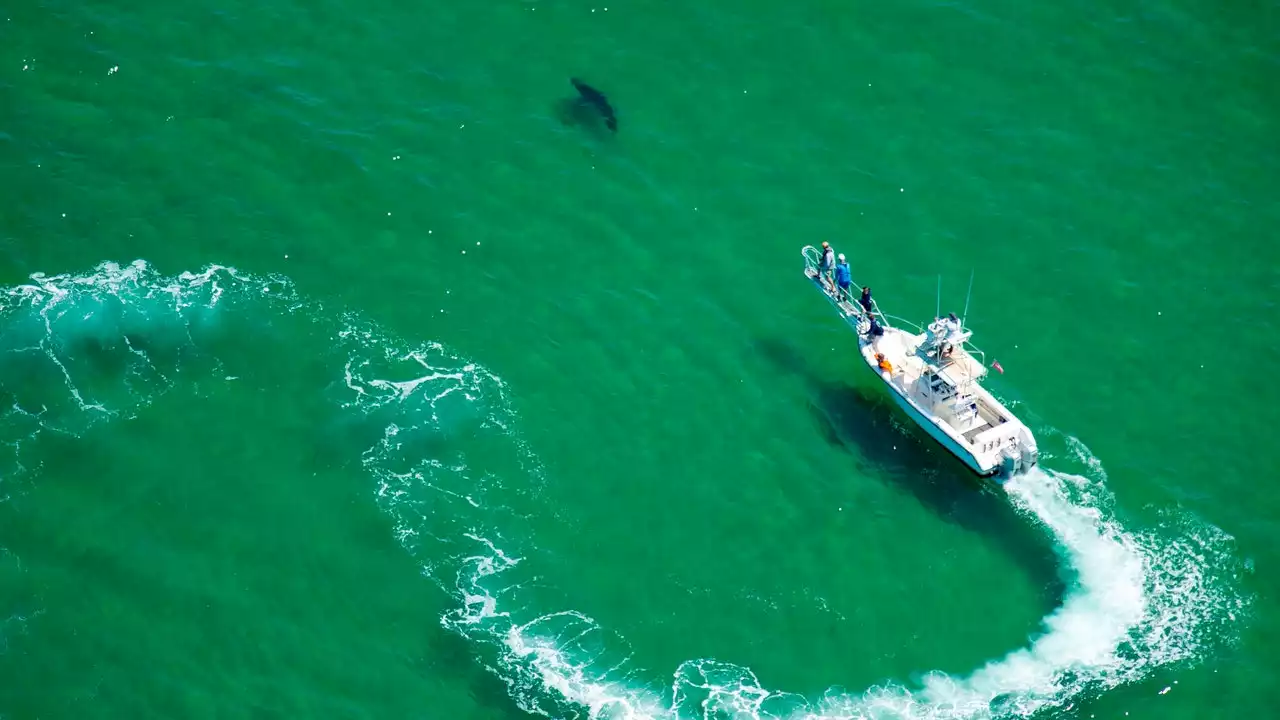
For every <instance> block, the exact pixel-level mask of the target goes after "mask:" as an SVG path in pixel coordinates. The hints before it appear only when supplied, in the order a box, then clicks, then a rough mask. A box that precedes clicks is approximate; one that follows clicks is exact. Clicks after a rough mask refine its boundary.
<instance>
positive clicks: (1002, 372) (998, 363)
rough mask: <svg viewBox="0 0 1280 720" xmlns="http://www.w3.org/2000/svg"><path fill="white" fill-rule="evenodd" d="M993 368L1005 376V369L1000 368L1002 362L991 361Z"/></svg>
mask: <svg viewBox="0 0 1280 720" xmlns="http://www.w3.org/2000/svg"><path fill="white" fill-rule="evenodd" d="M991 367H993V368H995V369H996V370H998V371H999V372H1000V374H1001V375H1003V374H1004V368H1002V367H1000V361H999V360H993V361H991Z"/></svg>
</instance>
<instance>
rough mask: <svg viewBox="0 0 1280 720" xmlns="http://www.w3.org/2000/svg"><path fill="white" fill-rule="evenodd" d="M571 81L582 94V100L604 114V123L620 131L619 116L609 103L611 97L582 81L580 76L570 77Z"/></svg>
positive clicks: (611, 128)
mask: <svg viewBox="0 0 1280 720" xmlns="http://www.w3.org/2000/svg"><path fill="white" fill-rule="evenodd" d="M569 82H571V83H573V87H574V88H576V89H577V91H578V94H579V95H581V96H582V97H581V99H580V102H585V103H586V104H588V105H590V106H591V107H593V108H595V109H596V110H597V111H598V112H599V113H600V114H601V115H603V116H604V124H605V126H607V127H608V128H609V129H610V130H612V131H613V132H618V117H617V115H615V114H614V112H613V106H612V105H610V104H609V98H607V97H605V95H604V93H602V92H600V91H599V90H597V89H595V88H593V87H591V86H590V85H588V84H586V83H584V82H582V81H581V80H579V79H578V78H569Z"/></svg>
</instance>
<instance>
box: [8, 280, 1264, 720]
mask: <svg viewBox="0 0 1280 720" xmlns="http://www.w3.org/2000/svg"><path fill="white" fill-rule="evenodd" d="M281 333H288V337H289V341H288V342H289V343H290V345H291V347H294V348H295V349H294V350H293V352H294V354H295V355H299V354H303V353H304V352H305V353H310V354H312V355H314V357H315V358H316V360H315V362H316V370H317V372H318V375H317V377H323V378H327V379H326V380H324V381H323V382H318V383H317V386H316V388H315V391H316V392H317V393H321V394H326V395H327V396H328V397H329V398H330V399H331V400H332V405H331V406H332V408H333V412H334V415H333V424H332V426H331V427H333V428H335V429H334V430H333V432H334V433H335V434H336V439H335V442H334V443H333V444H334V446H335V447H338V448H341V449H343V450H344V451H346V450H349V451H350V454H351V456H352V458H353V459H355V460H358V462H359V464H360V466H361V468H362V470H363V472H364V473H365V474H366V476H367V477H368V478H369V480H370V492H371V500H372V501H373V502H376V503H378V505H379V506H380V507H381V508H382V509H383V510H384V512H386V514H387V515H388V516H389V517H390V518H391V519H392V520H393V522H394V524H395V527H396V534H397V538H398V540H399V541H400V543H401V544H402V545H403V546H404V548H405V549H406V550H407V551H408V552H409V553H411V554H412V555H413V556H414V557H415V558H417V559H418V560H419V561H420V562H421V563H422V566H423V572H424V574H426V575H427V576H428V577H430V578H432V579H433V580H434V581H435V582H436V583H437V584H438V585H439V587H441V588H442V589H443V591H444V592H446V593H447V594H448V595H449V596H451V597H452V598H453V599H454V601H455V602H454V606H453V609H452V610H450V611H449V612H447V613H446V614H445V615H444V616H443V617H442V618H441V623H442V624H443V625H444V626H445V627H446V628H449V629H450V630H452V631H454V632H456V633H458V634H459V635H461V636H463V637H465V638H467V639H468V640H469V641H471V642H472V648H473V649H474V653H475V657H476V659H477V660H478V661H479V662H481V663H483V664H484V665H485V666H487V667H488V668H489V669H490V670H491V671H492V672H493V673H494V674H495V675H497V676H498V677H499V678H501V679H502V680H503V681H504V682H505V683H506V685H507V687H508V688H509V692H510V695H511V697H512V698H513V699H514V701H515V702H516V703H517V704H519V706H520V707H521V708H523V709H524V710H526V711H529V712H533V713H537V714H541V715H545V716H547V717H556V718H559V717H582V716H586V717H592V718H611V719H612V718H670V719H671V720H675V719H677V718H779V719H781V718H797V719H798V718H995V717H1023V716H1027V715H1030V714H1032V713H1035V712H1037V711H1040V710H1044V709H1047V708H1053V707H1066V706H1069V705H1071V704H1072V703H1074V702H1078V701H1079V700H1080V699H1082V698H1085V697H1089V696H1093V695H1096V694H1097V693H1100V692H1104V691H1106V690H1107V689H1109V688H1112V687H1115V686H1117V685H1121V684H1125V683H1130V682H1134V681H1137V680H1140V679H1143V678H1145V677H1148V676H1149V675H1150V674H1151V673H1152V671H1153V670H1154V669H1156V668H1158V667H1162V666H1168V665H1170V664H1174V663H1181V662H1187V661H1194V660H1195V659H1197V658H1199V657H1201V656H1203V655H1204V654H1205V653H1207V652H1209V651H1210V650H1211V649H1212V646H1213V643H1214V642H1217V641H1218V640H1219V639H1222V638H1229V636H1230V629H1231V628H1232V627H1233V625H1232V622H1233V621H1235V620H1237V619H1238V618H1239V617H1240V616H1241V614H1242V613H1243V612H1244V611H1245V609H1246V605H1247V603H1246V602H1245V599H1244V598H1243V597H1242V596H1241V595H1239V593H1238V591H1237V589H1236V588H1237V587H1238V584H1237V583H1236V582H1235V580H1236V578H1235V577H1234V573H1235V572H1236V571H1237V568H1238V563H1237V562H1236V560H1235V558H1234V557H1233V555H1232V553H1231V546H1230V542H1231V539H1230V538H1229V537H1228V536H1227V535H1225V534H1224V533H1222V532H1221V531H1219V530H1217V529H1215V528H1212V527H1208V526H1206V525H1204V524H1203V523H1200V522H1198V521H1196V520H1195V519H1194V518H1190V517H1181V516H1176V515H1167V516H1165V517H1162V518H1161V521H1160V523H1159V525H1158V527H1154V528H1152V529H1151V530H1149V531H1140V530H1135V529H1132V527H1127V526H1126V524H1122V522H1121V521H1120V519H1119V518H1120V515H1119V513H1118V512H1117V511H1116V510H1115V509H1114V508H1113V507H1112V499H1111V496H1110V495H1109V493H1108V492H1107V490H1106V476H1105V473H1104V472H1103V471H1102V468H1101V464H1100V463H1099V462H1097V460H1096V459H1094V458H1093V457H1092V456H1091V455H1090V454H1089V453H1088V451H1087V449H1086V448H1085V447H1084V446H1083V444H1081V443H1079V442H1078V441H1076V440H1074V439H1073V438H1069V437H1063V436H1060V435H1058V436H1056V437H1055V436H1054V434H1053V433H1052V431H1046V430H1041V431H1040V433H1039V434H1040V435H1041V436H1047V437H1048V442H1047V443H1045V445H1046V446H1045V447H1043V448H1042V453H1041V458H1042V465H1044V464H1057V465H1058V466H1060V467H1062V468H1063V471H1061V472H1055V471H1048V470H1033V471H1032V472H1031V473H1029V474H1026V475H1023V476H1020V477H1018V478H1017V479H1015V480H1013V481H1011V482H1009V483H1008V484H1007V485H1006V491H1007V493H1008V495H1009V499H1010V502H1011V503H1012V505H1013V506H1014V507H1015V508H1016V509H1017V511H1018V512H1020V513H1021V514H1022V515H1024V516H1025V517H1026V519H1027V521H1028V522H1032V523H1035V524H1036V525H1038V526H1039V527H1041V528H1042V529H1043V530H1044V531H1045V532H1046V533H1047V534H1048V535H1049V536H1050V537H1051V538H1052V540H1053V542H1054V546H1055V547H1056V549H1057V552H1058V554H1059V556H1060V558H1061V561H1062V564H1063V567H1064V570H1065V571H1066V572H1068V573H1069V574H1070V575H1071V576H1072V579H1071V582H1070V583H1069V585H1068V587H1069V590H1068V592H1067V594H1066V597H1065V599H1064V602H1063V604H1062V606H1061V607H1060V608H1059V609H1057V610H1056V611H1055V612H1053V613H1052V614H1051V615H1049V616H1048V617H1046V618H1045V620H1044V626H1043V631H1042V633H1041V634H1039V636H1038V637H1035V638H1033V639H1032V640H1031V641H1030V643H1029V645H1028V646H1027V647H1025V648H1021V649H1018V650H1015V651H1013V652H1011V653H1009V654H1008V655H1006V656H1004V657H1002V658H999V659H996V660H993V661H992V662H990V663H989V664H987V665H986V666H984V667H981V668H978V669H977V670H975V671H974V672H972V673H970V674H969V675H967V676H954V675H947V674H942V673H934V674H930V675H926V676H924V677H923V679H922V680H921V681H920V682H918V683H915V684H912V685H908V684H905V683H895V682H886V683H884V684H882V685H879V686H876V687H872V688H869V689H867V690H864V691H861V692H854V693H849V692H845V691H843V690H838V689H832V690H830V691H828V692H827V693H825V694H824V695H822V696H821V697H816V698H815V697H802V696H800V695H797V694H793V693H788V692H785V691H780V690H777V689H773V688H765V687H763V686H762V685H761V683H760V682H759V681H758V680H757V678H756V677H755V675H754V674H753V673H752V671H751V670H750V669H749V668H746V667H743V666H740V665H736V664H733V663H732V662H728V661H726V660H722V659H711V658H699V659H691V660H688V661H686V662H684V663H682V664H681V665H679V666H678V667H677V668H675V670H674V672H672V671H670V670H667V671H664V670H662V669H655V668H646V667H641V666H639V665H638V664H637V663H636V662H635V661H633V660H632V659H631V658H630V657H629V649H628V646H627V643H626V641H625V639H624V638H621V637H617V636H616V635H615V634H613V633H611V632H609V631H608V630H607V628H603V627H601V626H600V625H599V624H598V623H596V622H595V621H594V620H592V619H591V618H590V617H588V616H586V615H584V614H582V613H580V612H577V611H575V610H574V609H573V600H572V598H571V597H570V596H569V594H568V592H567V591H566V589H563V588H560V589H552V590H548V589H547V588H545V587H543V586H542V583H540V582H539V578H538V576H537V574H536V573H537V568H536V565H537V561H538V558H537V556H538V552H539V551H538V548H537V538H536V537H533V535H532V532H531V523H530V522H529V521H528V517H527V515H526V513H527V512H529V510H528V509H529V508H533V507H535V506H536V498H537V495H538V489H539V487H540V485H541V484H542V483H543V482H544V480H543V478H544V473H543V471H542V469H541V467H540V465H539V464H538V462H537V459H536V457H535V455H534V454H533V453H532V452H531V451H530V450H529V448H528V447H527V445H526V443H525V442H524V441H523V440H521V439H520V435H519V432H518V429H517V426H518V422H517V420H518V418H517V416H516V413H515V411H514V410H513V405H512V402H511V399H510V398H509V396H508V388H507V386H506V385H505V383H503V381H502V380H501V378H499V377H498V376H496V375H494V374H493V373H491V372H489V371H488V370H487V369H485V368H484V367H483V366H481V365H479V364H477V363H474V362H472V361H470V360H467V359H465V358H462V357H459V356H458V355H456V354H455V353H453V352H451V351H450V350H448V349H447V348H446V347H444V346H442V345H439V344H436V343H410V342H405V341H403V340H400V339H398V338H395V337H393V336H391V335H389V334H388V333H386V332H384V331H382V330H380V329H379V328H378V327H377V326H376V325H375V324H373V323H370V322H368V321H367V320H365V319H363V318H361V317H360V316H358V315H356V314H352V313H343V312H331V311H329V310H328V309H327V308H325V307H323V306H321V304H320V303H318V302H315V301H309V300H305V299H302V298H300V297H298V296H297V294H296V293H295V292H294V290H293V287H292V285H291V284H290V283H289V281H288V279H287V278H284V277H282V276H255V275H251V274H246V273H242V272H239V271H237V270H235V269H233V268H226V267H218V266H213V267H209V268H206V269H205V270H203V271H201V272H199V273H183V274H181V275H177V276H172V277H164V276H161V275H160V274H159V273H157V272H155V271H154V270H153V269H151V268H150V267H148V266H147V265H146V264H145V263H142V262H135V263H133V264H132V265H127V266H120V265H116V264H111V263H107V264H103V265H101V266H99V267H98V268H97V269H96V270H95V271H94V272H92V273H88V274H83V275H59V276H53V277H46V276H43V275H35V276H33V277H32V282H31V283H28V284H24V285H21V286H18V287H13V288H8V289H6V290H4V291H2V292H0V408H4V409H3V410H0V412H2V413H3V414H2V415H0V445H3V446H4V447H5V448H7V450H6V451H5V452H3V453H0V500H2V499H3V498H4V497H6V496H7V495H8V494H10V493H22V492H25V491H26V490H27V489H29V487H30V483H32V482H35V481H36V480H37V479H38V477H39V470H40V468H39V467H38V466H32V465H31V460H30V458H31V457H35V455H33V454H30V453H28V452H26V448H27V447H28V446H29V444H31V443H33V442H36V441H38V438H39V437H40V435H41V434H42V433H60V434H66V435H71V436H79V435H81V434H83V433H84V432H85V431H87V430H88V429H89V428H90V427H92V426H93V425H94V424H95V423H98V422H104V421H110V420H113V419H116V418H124V417H130V416H132V415H133V414H135V413H136V412H137V411H138V410H139V409H141V408H143V407H145V406H146V405H147V404H148V403H150V402H151V401H152V400H154V399H155V398H157V397H159V396H160V395H161V394H163V393H165V392H166V391H168V390H169V389H172V388H173V387H175V386H176V384H177V383H178V382H183V383H195V384H200V385H201V387H205V388H213V390H208V389H206V391H216V387H217V385H218V384H219V383H224V382H245V381H253V374H254V370H253V368H254V367H255V363H256V364H257V365H261V364H262V363H261V360H262V358H261V357H258V358H256V360H255V359H254V358H253V357H251V356H249V355H246V353H252V352H258V353H261V352H262V350H261V348H262V347H269V345H270V343H269V342H267V343H260V342H257V339H261V338H269V337H270V336H272V335H273V334H275V335H279V334H281ZM246 335H247V336H249V337H251V338H254V339H255V341H254V342H250V343H246V342H244V338H245V337H246ZM298 338H306V343H308V344H305V348H299V347H298V345H297V343H298ZM1055 445H1056V447H1055ZM521 508H524V510H521ZM22 572H23V568H22V563H21V561H20V558H17V557H16V556H14V555H12V554H11V553H9V552H8V551H6V550H4V549H3V548H0V579H3V582H0V588H5V587H8V588H14V587H19V586H20V583H19V582H17V580H19V579H20V576H21V574H22ZM9 580H14V581H15V582H9ZM552 597H555V598H557V599H556V600H554V601H553V600H551V599H549V598H552ZM0 603H3V605H0V616H4V615H5V614H6V612H7V614H8V615H9V619H8V620H7V621H5V622H4V623H3V624H0V649H2V648H3V641H4V639H5V638H11V637H13V636H14V635H15V633H20V632H24V631H28V630H29V629H30V626H32V625H33V624H36V623H38V622H39V620H38V618H39V613H40V612H41V609H40V608H39V607H38V606H37V605H34V604H33V603H34V601H32V600H29V599H28V598H26V597H25V596H18V597H10V596H8V595H2V594H0ZM556 605H559V607H555V606H556Z"/></svg>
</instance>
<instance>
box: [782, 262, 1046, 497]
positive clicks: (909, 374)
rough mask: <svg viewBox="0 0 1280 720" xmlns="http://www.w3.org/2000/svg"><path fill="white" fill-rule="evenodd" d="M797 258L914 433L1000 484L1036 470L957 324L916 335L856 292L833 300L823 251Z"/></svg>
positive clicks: (942, 323) (941, 321) (981, 359)
mask: <svg viewBox="0 0 1280 720" xmlns="http://www.w3.org/2000/svg"><path fill="white" fill-rule="evenodd" d="M801 252H802V254H803V255H804V274H805V277H806V278H808V279H809V281H810V282H812V283H813V284H814V286H815V287H817V288H818V289H819V290H820V291H822V294H823V295H824V296H825V297H826V298H827V301H828V302H830V303H831V305H832V306H833V307H834V308H836V310H837V312H839V314H840V316H841V317H842V318H843V319H844V321H845V322H847V323H848V324H849V326H850V327H852V328H853V329H854V331H855V332H856V333H857V335H858V349H859V351H860V353H861V355H862V360H863V362H864V363H865V364H866V366H867V368H868V369H870V370H871V371H872V372H873V373H874V374H875V376H876V377H877V378H879V379H880V380H881V381H882V382H884V384H885V385H886V386H887V387H888V388H889V394H890V396H891V397H893V399H894V400H895V401H896V402H897V403H898V405H899V406H900V407H902V409H903V410H904V411H905V412H906V413H907V415H909V416H910V417H911V419H912V420H914V421H915V422H916V424H917V425H919V426H920V427H921V428H922V429H924V431H925V432H927V433H929V435H930V436H931V437H932V438H933V439H935V440H937V441H938V443H940V444H941V445H942V446H943V447H944V448H946V449H947V450H948V451H949V452H950V453H951V454H952V455H955V456H956V457H957V458H959V459H960V461H961V462H963V463H964V464H965V465H967V466H969V468H970V469H971V470H973V471H974V472H975V473H977V474H978V475H981V476H984V477H993V476H994V477H997V478H998V479H1003V478H1007V477H1009V476H1011V475H1014V474H1017V473H1019V472H1024V471H1026V470H1028V469H1030V468H1031V467H1033V466H1035V465H1036V463H1037V462H1038V457H1039V455H1038V450H1037V448H1036V440H1035V436H1033V435H1032V434H1031V430H1030V429H1029V428H1027V426H1026V425H1024V424H1023V423H1022V422H1021V421H1019V420H1018V418H1017V417H1015V416H1014V414H1013V413H1012V412H1010V411H1009V409H1008V408H1006V407H1005V406H1004V404H1003V403H1001V402H1000V401H999V400H997V399H996V398H995V397H994V396H993V395H992V394H991V393H990V392H989V391H988V390H987V389H986V388H984V387H983V386H982V382H981V381H982V379H983V377H985V376H986V374H987V365H986V362H985V356H984V355H983V353H982V351H980V350H978V349H977V348H976V347H973V346H972V345H971V344H970V343H969V339H970V337H972V335H973V333H972V332H971V331H969V330H968V329H966V328H965V327H964V323H963V320H962V319H961V318H957V317H956V316H955V315H954V314H951V315H949V316H948V317H945V318H944V317H939V318H935V319H934V321H933V322H932V323H930V324H929V326H928V327H927V328H924V329H920V328H918V327H916V326H914V325H913V324H912V323H910V322H908V321H905V320H902V319H901V318H896V317H892V316H889V315H885V314H884V313H882V312H881V311H880V307H879V304H878V303H876V302H875V301H874V300H872V301H871V303H870V305H871V307H870V309H867V308H864V307H863V306H862V304H861V303H860V301H859V298H858V294H859V293H860V291H861V288H862V286H861V285H857V284H853V285H852V286H851V287H850V291H851V292H852V293H854V295H853V296H851V297H848V298H845V297H837V296H836V295H835V294H833V291H834V287H833V286H831V285H829V284H827V283H825V282H823V280H822V278H821V277H820V276H819V273H818V264H819V260H820V258H821V251H820V250H819V249H818V248H815V247H813V246H811V245H806V246H805V247H804V249H803V250H802V251H801ZM967 304H968V303H967V302H966V305H967ZM939 310H940V308H939ZM966 310H967V308H966ZM939 314H940V313H939ZM904 326H905V327H906V328H911V329H904ZM997 367H998V366H997ZM1002 372H1003V370H1002Z"/></svg>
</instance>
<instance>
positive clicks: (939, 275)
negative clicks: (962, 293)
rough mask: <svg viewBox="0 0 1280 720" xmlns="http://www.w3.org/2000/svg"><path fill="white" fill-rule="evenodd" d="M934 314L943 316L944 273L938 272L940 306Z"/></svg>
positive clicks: (938, 316) (937, 316)
mask: <svg viewBox="0 0 1280 720" xmlns="http://www.w3.org/2000/svg"><path fill="white" fill-rule="evenodd" d="M933 316H934V317H935V318H940V317H942V273H938V307H937V309H936V310H934V313H933Z"/></svg>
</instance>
